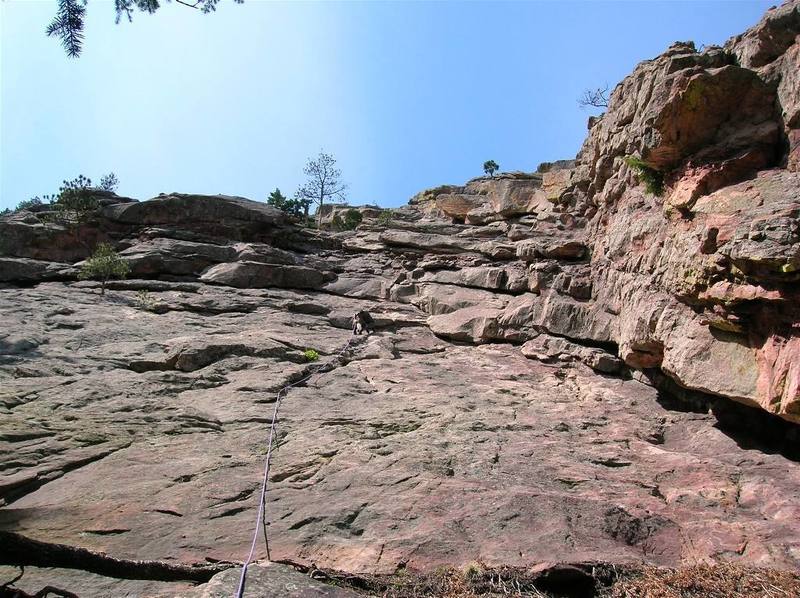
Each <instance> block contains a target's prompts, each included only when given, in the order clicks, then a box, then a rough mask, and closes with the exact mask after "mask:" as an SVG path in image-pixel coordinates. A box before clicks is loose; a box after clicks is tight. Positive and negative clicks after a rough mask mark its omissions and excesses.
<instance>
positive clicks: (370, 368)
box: [0, 281, 800, 595]
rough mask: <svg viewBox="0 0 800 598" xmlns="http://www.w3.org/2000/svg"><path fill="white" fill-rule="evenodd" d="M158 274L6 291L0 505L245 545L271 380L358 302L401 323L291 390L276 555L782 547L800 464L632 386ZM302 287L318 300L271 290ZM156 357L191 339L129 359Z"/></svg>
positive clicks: (139, 534) (274, 503)
mask: <svg viewBox="0 0 800 598" xmlns="http://www.w3.org/2000/svg"><path fill="white" fill-rule="evenodd" d="M129 282H132V281H129ZM162 288H163V289H165V290H151V291H150V292H151V294H152V295H153V297H154V299H155V300H157V301H158V302H160V303H163V304H164V305H167V306H170V307H169V309H168V310H167V311H164V312H163V313H153V312H150V311H147V310H145V309H141V308H138V307H134V305H135V304H134V299H135V293H136V292H135V291H134V290H116V289H110V290H108V291H107V295H106V297H105V298H101V297H100V296H99V295H98V294H97V293H96V292H95V293H93V292H92V290H91V289H88V288H85V287H81V286H77V287H68V286H65V285H62V284H58V283H45V284H41V285H38V286H37V287H34V288H26V289H13V290H9V289H0V301H2V303H3V305H4V306H5V309H4V310H2V312H0V325H1V326H2V328H3V329H6V330H14V331H15V334H17V335H18V337H19V338H21V339H25V338H28V339H34V338H35V339H38V340H37V342H36V343H31V344H29V345H28V346H26V347H23V346H21V345H20V347H19V351H16V352H14V353H13V354H10V353H6V354H4V355H2V356H1V357H0V409H2V410H3V417H2V418H0V463H2V464H3V466H2V467H1V468H0V488H3V489H4V490H3V493H4V496H5V500H6V503H7V504H6V505H5V506H4V507H3V508H2V509H0V527H2V528H3V529H11V530H14V531H17V532H20V533H24V534H26V535H28V536H31V537H33V538H39V539H45V540H48V541H51V542H61V543H68V544H72V545H77V546H84V547H86V548H90V549H94V550H103V551H105V552H107V553H108V554H111V555H114V556H117V557H119V558H148V559H166V560H169V561H173V562H174V561H178V562H184V563H190V562H202V561H203V560H204V559H207V558H210V559H223V560H241V559H242V558H244V556H245V555H246V553H247V551H248V550H249V543H250V538H251V533H252V530H253V525H254V520H255V510H256V509H257V502H258V488H259V481H260V480H259V478H260V475H261V471H262V467H263V461H262V459H263V456H264V449H265V446H264V442H265V431H266V428H267V427H268V426H269V424H270V421H271V412H272V407H273V401H274V399H275V395H276V393H277V392H278V390H279V389H280V388H281V387H282V386H283V385H284V384H286V383H287V382H288V381H290V380H296V379H297V378H298V377H299V376H300V375H302V373H303V372H305V371H307V368H309V367H311V366H310V365H309V364H308V363H305V362H301V361H300V360H299V359H297V356H299V354H300V353H301V352H302V351H304V350H305V349H308V348H313V349H315V350H317V351H318V352H319V353H320V355H321V357H320V360H319V363H327V360H328V359H332V356H333V355H334V354H336V353H337V352H338V351H339V349H340V348H341V347H342V346H343V344H344V343H345V342H347V341H348V340H349V339H351V338H352V335H351V332H350V330H349V329H342V328H338V327H336V326H332V325H331V322H330V317H331V316H332V315H333V314H337V313H348V312H349V313H353V312H354V311H357V310H358V309H361V308H366V309H369V310H372V311H373V312H374V313H376V315H377V318H376V319H378V318H382V317H384V316H382V315H381V314H384V315H385V318H386V319H387V320H392V319H396V320H397V321H398V322H400V321H402V320H407V324H406V325H402V326H401V325H397V326H395V327H394V328H393V329H392V331H391V332H386V331H383V330H381V329H379V331H378V332H376V333H375V334H373V335H370V336H369V337H363V336H362V337H359V338H358V339H357V342H358V343H359V344H358V345H357V347H356V348H355V349H354V350H353V351H352V353H349V354H348V355H347V357H346V359H344V360H341V361H338V362H336V363H334V366H333V369H332V370H331V371H329V372H327V373H324V374H320V375H319V376H317V377H315V378H313V379H312V380H310V381H309V382H308V383H307V384H305V385H303V386H300V387H296V388H295V389H293V390H292V391H291V392H290V393H289V395H288V396H287V397H286V398H285V399H284V402H283V405H282V408H281V412H280V424H279V430H280V446H279V450H278V451H277V452H276V453H275V455H274V461H273V470H272V478H271V483H270V491H269V494H268V508H267V513H268V521H269V532H270V539H271V546H272V551H273V558H276V559H279V558H291V559H294V560H296V561H299V562H304V563H311V562H314V563H316V564H317V565H318V566H322V567H326V566H330V567H334V568H338V569H345V570H356V571H366V572H392V571H395V570H396V568H397V567H398V565H399V564H400V563H406V564H407V565H408V566H410V567H417V568H421V569H426V570H432V569H434V568H435V567H437V566H438V565H441V564H451V565H456V566H460V565H462V564H464V563H469V562H472V561H485V562H487V563H489V564H498V565H499V564H512V565H529V564H531V563H536V562H542V561H552V560H565V561H574V560H592V559H595V560H597V559H598V558H600V557H602V558H603V559H605V560H610V561H613V562H624V561H627V560H634V561H639V560H641V559H645V560H648V561H651V562H657V563H663V564H676V563H679V562H681V561H683V560H687V559H708V558H723V559H730V560H736V561H742V562H759V563H761V564H771V565H775V566H781V567H797V566H798V563H797V558H796V556H795V555H794V552H793V548H792V547H793V546H795V545H796V544H797V541H798V537H797V530H796V525H794V521H795V520H796V518H797V516H798V513H797V508H798V507H797V504H796V502H797V501H796V499H795V498H796V494H797V487H798V486H800V471H799V470H798V466H797V463H796V462H794V461H791V460H789V459H787V458H786V457H784V456H782V455H781V453H780V451H771V452H764V451H758V450H755V448H753V447H757V446H759V445H758V444H757V442H756V441H755V440H752V439H748V437H746V436H741V435H735V434H733V433H732V432H727V433H726V432H725V431H723V429H721V428H720V427H719V426H718V425H717V421H716V419H715V418H714V416H713V415H709V414H707V413H706V412H705V411H703V412H700V413H693V412H689V411H686V409H685V407H683V408H681V409H675V408H672V407H671V406H670V405H669V403H668V402H665V400H664V398H663V397H660V396H659V394H658V393H657V392H656V391H655V390H654V389H653V388H652V387H650V386H648V385H645V384H642V383H639V382H636V381H632V380H622V379H619V378H612V377H602V376H597V375H596V374H593V373H592V372H591V370H589V368H583V367H580V368H566V369H565V368H562V367H558V366H554V365H550V364H547V363H539V362H538V361H536V360H531V359H526V358H525V357H524V356H523V355H522V354H521V353H520V350H519V348H518V347H514V346H510V345H504V344H489V345H482V346H471V345H454V344H451V343H449V342H446V341H444V340H442V339H436V338H433V337H432V335H431V334H430V332H428V331H427V330H426V329H424V328H421V327H420V326H418V325H414V324H415V322H414V321H413V320H414V318H412V317H411V316H412V315H413V314H414V313H417V314H418V316H417V317H418V318H421V317H422V316H423V314H421V313H419V312H416V310H415V309H414V308H413V307H411V306H409V305H398V304H392V303H388V302H387V303H379V304H377V305H376V302H375V301H363V300H359V299H352V298H346V297H341V296H335V295H330V294H327V293H301V292H296V291H288V290H280V289H269V290H261V289H237V288H230V287H227V288H223V287H218V286H208V285H203V284H199V285H194V286H192V287H191V289H187V290H178V289H179V288H181V287H179V286H177V285H176V286H175V287H174V289H173V288H172V287H170V286H167V287H162ZM154 289H155V287H154ZM226 303H230V304H231V306H232V307H233V308H234V309H233V311H224V306H225V305H226ZM309 304H316V305H320V306H324V307H325V308H326V309H327V310H328V312H327V315H326V314H324V313H322V312H320V311H318V310H314V311H315V313H304V312H308V311H309V310H306V309H305V308H301V309H300V310H299V311H297V310H295V311H290V310H289V308H288V306H289V305H295V306H301V305H309ZM241 305H249V306H250V307H249V308H248V309H250V311H243V310H242V308H241V307H240V306H241ZM208 306H212V307H213V309H208ZM378 307H380V309H377V308H378ZM473 310H474V312H473ZM480 310H481V308H480V307H477V308H468V309H465V310H458V311H456V312H453V313H452V314H447V315H443V316H434V317H433V318H431V320H432V326H433V327H434V329H435V326H436V320H444V319H446V318H454V319H455V318H458V319H460V320H461V321H462V322H466V324H462V326H463V327H464V328H465V331H463V332H458V328H457V327H455V326H454V327H453V329H454V330H456V334H457V335H463V337H462V338H464V339H465V340H471V339H472V338H475V337H478V338H481V337H485V336H487V335H486V334H485V333H482V332H481V331H478V334H473V332H472V331H469V330H468V326H469V324H468V323H469V322H470V320H474V321H476V322H478V321H479V320H480V319H481V318H483V319H484V320H485V321H484V324H485V323H486V322H490V321H491V320H492V318H494V317H497V316H496V315H495V314H491V313H485V312H484V313H480ZM393 313H396V314H397V315H391V314H393ZM55 318H69V319H70V320H72V321H75V322H78V321H80V322H83V326H82V327H81V328H79V329H75V328H64V327H62V326H61V325H60V324H59V323H58V320H57V319H55ZM417 323H418V321H417ZM177 339H182V340H180V342H178V340H177ZM236 345H242V346H243V347H244V349H245V350H243V351H239V350H238V349H237V350H235V351H233V350H232V351H227V350H226V351H221V352H215V351H216V349H215V348H216V347H222V346H229V347H233V346H236ZM171 347H174V348H175V351H176V352H173V351H172V349H171ZM179 348H180V350H178V349H179ZM171 355H184V356H192V357H193V359H194V357H202V359H201V360H200V361H199V362H193V365H192V366H191V367H188V368H186V369H185V370H181V369H144V370H143V371H138V372H137V371H135V370H132V369H131V368H130V363H131V362H132V361H134V360H137V359H138V360H140V361H144V360H146V359H151V360H152V361H153V362H158V361H159V360H162V361H163V360H164V359H165V356H166V357H169V356H171ZM209 357H211V358H212V359H208V358H209ZM745 446H747V447H751V448H743V447H745ZM443 505H446V507H444V506H443ZM745 544H746V549H745V550H742V546H744V545H745ZM258 556H259V557H261V556H263V555H262V554H259V555H258ZM230 575H233V574H230ZM70 579H72V580H73V583H72V585H71V588H69V589H73V590H75V589H78V590H86V589H89V588H92V587H98V588H99V587H101V586H99V585H96V584H97V583H98V582H97V580H95V579H93V578H92V579H90V578H89V577H86V578H85V580H84V578H81V577H80V576H78V577H72V578H70ZM120 587H122V586H120ZM130 587H135V586H130ZM32 589H33V588H32ZM108 591H113V590H108ZM120 591H121V590H120ZM130 591H133V592H136V591H137V590H130ZM148 591H150V592H152V593H153V594H159V593H162V594H163V595H175V594H177V593H179V592H177V591H175V590H166V589H162V590H158V589H155V588H152V587H151V588H150V590H148ZM83 593H87V592H83ZM88 593H89V594H90V595H91V592H88ZM100 593H102V591H100Z"/></svg>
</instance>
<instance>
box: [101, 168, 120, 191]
mask: <svg viewBox="0 0 800 598" xmlns="http://www.w3.org/2000/svg"><path fill="white" fill-rule="evenodd" d="M118 186H119V179H118V178H117V175H116V174H114V173H113V172H109V173H108V174H107V175H105V176H104V177H101V178H100V188H101V189H102V190H103V191H111V192H112V193H114V192H116V190H117V187H118Z"/></svg>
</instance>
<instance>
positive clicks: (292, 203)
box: [267, 187, 311, 217]
mask: <svg viewBox="0 0 800 598" xmlns="http://www.w3.org/2000/svg"><path fill="white" fill-rule="evenodd" d="M267 204H268V205H271V206H274V207H276V208H278V209H279V210H281V211H282V212H284V213H286V214H289V215H290V216H296V217H300V216H302V215H303V214H305V215H308V206H309V205H310V204H311V202H310V201H308V200H301V199H297V198H291V199H290V198H288V197H286V196H284V194H283V193H281V190H280V189H278V188H277V187H276V188H275V191H273V192H272V193H270V194H269V196H268V197H267Z"/></svg>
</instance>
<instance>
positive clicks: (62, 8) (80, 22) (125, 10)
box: [46, 0, 244, 58]
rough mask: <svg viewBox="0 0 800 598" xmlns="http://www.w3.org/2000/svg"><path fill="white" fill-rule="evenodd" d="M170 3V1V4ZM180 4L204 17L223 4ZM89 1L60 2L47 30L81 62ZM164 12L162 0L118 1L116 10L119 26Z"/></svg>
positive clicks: (195, 0) (198, 0) (203, 0)
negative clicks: (137, 17)
mask: <svg viewBox="0 0 800 598" xmlns="http://www.w3.org/2000/svg"><path fill="white" fill-rule="evenodd" d="M166 1H167V2H169V1H170V0H166ZM175 2H176V4H180V5H182V6H186V7H188V8H194V9H197V10H199V11H201V12H204V13H210V12H214V11H215V10H217V4H219V0H175ZM233 2H234V3H236V4H242V3H243V2H244V0H233ZM87 3H88V0H58V8H57V10H56V16H55V17H54V18H53V20H52V21H51V22H50V24H49V25H48V26H47V30H46V31H47V35H49V36H53V37H58V38H59V39H60V40H61V45H62V46H64V50H65V51H66V53H67V56H69V57H70V58H77V57H78V56H80V54H81V50H83V41H84V34H83V28H84V21H85V18H86V5H87ZM159 8H161V2H160V0H114V9H115V10H116V13H117V16H116V22H117V23H119V22H120V20H122V18H123V17H124V18H126V19H127V20H128V22H130V21H132V20H133V13H134V12H135V11H137V10H138V11H140V12H144V13H148V14H153V13H154V12H156V11H157V10H158V9H159Z"/></svg>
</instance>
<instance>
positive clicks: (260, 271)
mask: <svg viewBox="0 0 800 598" xmlns="http://www.w3.org/2000/svg"><path fill="white" fill-rule="evenodd" d="M329 278H330V277H329V276H328V275H327V274H326V273H324V272H320V271H319V270H315V269H313V268H307V267H305V266H285V265H279V264H263V263H260V262H231V263H226V264H218V265H216V266H213V267H211V268H209V269H208V270H206V271H205V272H203V274H202V275H201V276H200V280H202V281H204V282H209V283H214V284H224V285H227V286H231V287H239V288H249V289H253V288H256V289H258V288H268V287H281V288H293V289H316V288H320V287H322V285H323V284H325V282H327V281H328V280H329Z"/></svg>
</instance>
